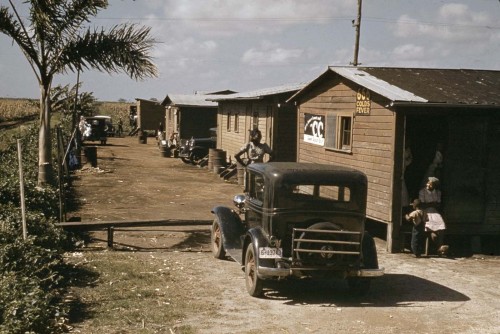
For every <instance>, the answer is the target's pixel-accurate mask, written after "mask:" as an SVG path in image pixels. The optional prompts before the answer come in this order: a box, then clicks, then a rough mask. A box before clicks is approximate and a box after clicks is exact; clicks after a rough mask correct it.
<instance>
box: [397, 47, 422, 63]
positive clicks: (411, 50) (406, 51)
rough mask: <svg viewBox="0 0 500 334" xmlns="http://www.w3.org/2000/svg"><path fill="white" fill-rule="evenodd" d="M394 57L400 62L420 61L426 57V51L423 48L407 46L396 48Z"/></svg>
mask: <svg viewBox="0 0 500 334" xmlns="http://www.w3.org/2000/svg"><path fill="white" fill-rule="evenodd" d="M392 55H393V57H394V58H396V59H398V60H404V61H407V60H420V59H422V58H424V57H425V50H424V48H423V47H422V46H418V45H414V44H405V45H400V46H397V47H396V48H394V50H393V51H392Z"/></svg>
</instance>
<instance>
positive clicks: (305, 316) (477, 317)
mask: <svg viewBox="0 0 500 334" xmlns="http://www.w3.org/2000/svg"><path fill="white" fill-rule="evenodd" d="M98 166H99V169H88V168H84V169H83V170H82V171H81V172H78V173H76V175H77V179H76V180H75V182H74V185H75V187H76V189H77V191H78V193H79V196H80V200H81V207H80V208H79V209H78V210H77V211H76V212H73V213H71V214H70V215H69V217H70V218H71V216H74V217H80V218H81V219H82V220H83V221H89V220H125V219H192V220H202V221H207V222H209V221H211V220H212V219H213V217H212V215H211V213H210V209H211V208H212V207H213V206H215V205H219V204H224V205H229V206H231V205H232V197H233V195H235V194H237V193H240V192H241V187H240V186H238V185H237V184H234V183H226V182H223V181H221V180H220V179H219V177H218V176H216V175H215V174H213V173H210V172H208V171H207V170H204V169H200V168H197V167H194V166H189V165H185V164H183V163H182V162H181V161H180V160H178V159H173V158H164V157H161V156H160V153H159V150H158V148H157V146H156V142H155V140H154V139H153V138H148V143H147V144H139V143H138V140H137V138H136V137H133V138H131V137H126V138H110V139H109V141H108V145H106V146H99V147H98ZM99 233H100V232H99ZM99 233H97V234H96V237H97V238H99V239H101V241H99V240H97V243H99V242H101V243H102V244H104V234H99ZM115 241H116V242H117V246H118V248H120V247H123V248H129V249H136V250H137V249H139V250H142V251H146V252H148V254H149V255H150V256H154V257H156V258H165V259H166V258H168V259H170V260H175V265H176V266H177V267H178V268H182V270H178V271H176V272H177V275H179V279H182V280H186V282H189V289H185V291H184V292H182V293H185V298H188V299H189V298H191V299H193V300H196V301H197V302H200V303H205V304H206V305H207V307H208V308H210V309H211V311H210V312H193V313H192V314H189V315H187V317H185V318H184V319H183V320H182V322H183V324H185V325H189V326H190V327H191V328H194V329H195V331H196V332H198V333H383V334H389V333H439V334H445V333H471V334H472V333H489V334H494V333H495V334H498V333H500V283H499V282H500V281H499V277H500V258H499V257H494V256H483V255H475V256H473V257H468V258H420V259H416V258H413V257H411V256H410V255H409V254H388V253H387V252H386V251H385V244H384V241H383V240H379V239H377V246H378V248H379V262H380V265H381V266H382V267H385V271H386V275H385V276H384V277H382V278H380V279H377V280H376V281H374V282H373V284H372V289H371V291H370V293H369V294H368V295H367V296H365V297H356V298H355V297H352V296H350V295H349V294H348V291H347V285H346V284H345V282H343V281H330V282H310V281H294V282H279V283H276V284H272V285H271V289H269V290H268V291H267V293H266V295H265V297H264V298H262V299H257V298H252V297H250V296H248V294H247V293H246V290H245V284H244V280H243V273H242V271H241V269H240V268H239V267H238V265H237V264H236V263H235V262H232V261H221V260H216V259H214V258H213V257H212V255H211V254H210V252H209V251H208V250H209V232H208V226H199V227H196V228H189V229H183V230H182V231H180V232H179V233H175V231H174V232H172V229H168V230H163V229H161V228H154V229H143V230H137V229H135V230H134V231H130V230H129V231H117V232H115ZM172 249H181V250H184V249H191V250H193V251H191V252H165V251H164V250H172ZM134 254H135V253H134ZM141 254H142V255H141ZM143 254H144V253H137V256H144V255H143ZM131 256H132V255H131ZM114 333H134V331H133V330H127V329H116V331H115V332H114Z"/></svg>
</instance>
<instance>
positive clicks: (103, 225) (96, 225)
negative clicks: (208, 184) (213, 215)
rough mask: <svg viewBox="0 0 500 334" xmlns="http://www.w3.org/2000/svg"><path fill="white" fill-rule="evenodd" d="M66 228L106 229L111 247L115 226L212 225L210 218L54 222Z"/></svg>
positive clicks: (83, 229)
mask: <svg viewBox="0 0 500 334" xmlns="http://www.w3.org/2000/svg"><path fill="white" fill-rule="evenodd" d="M55 225H56V226H58V227H61V228H63V229H67V230H76V231H101V230H107V231H108V247H109V248H113V233H114V229H115V227H118V228H120V227H149V226H203V225H212V221H211V220H181V219H167V220H164V219H163V220H115V221H90V222H60V223H56V224H55Z"/></svg>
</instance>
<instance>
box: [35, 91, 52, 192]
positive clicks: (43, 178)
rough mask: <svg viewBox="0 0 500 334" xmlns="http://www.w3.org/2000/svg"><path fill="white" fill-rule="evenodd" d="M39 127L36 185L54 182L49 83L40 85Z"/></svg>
mask: <svg viewBox="0 0 500 334" xmlns="http://www.w3.org/2000/svg"><path fill="white" fill-rule="evenodd" d="M40 93H41V94H40V95H41V97H40V128H39V133H38V186H41V187H42V186H44V185H46V184H54V173H53V170H52V138H51V135H50V109H51V107H50V83H49V84H43V85H40Z"/></svg>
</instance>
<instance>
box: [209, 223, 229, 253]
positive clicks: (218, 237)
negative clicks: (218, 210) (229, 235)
mask: <svg viewBox="0 0 500 334" xmlns="http://www.w3.org/2000/svg"><path fill="white" fill-rule="evenodd" d="M210 232H211V233H210V239H211V242H212V254H213V255H214V257H215V258H216V259H219V260H222V259H224V258H225V257H226V250H225V249H224V242H223V239H222V232H221V229H220V225H219V222H218V221H217V219H215V220H214V222H213V224H212V229H211V231H210Z"/></svg>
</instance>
